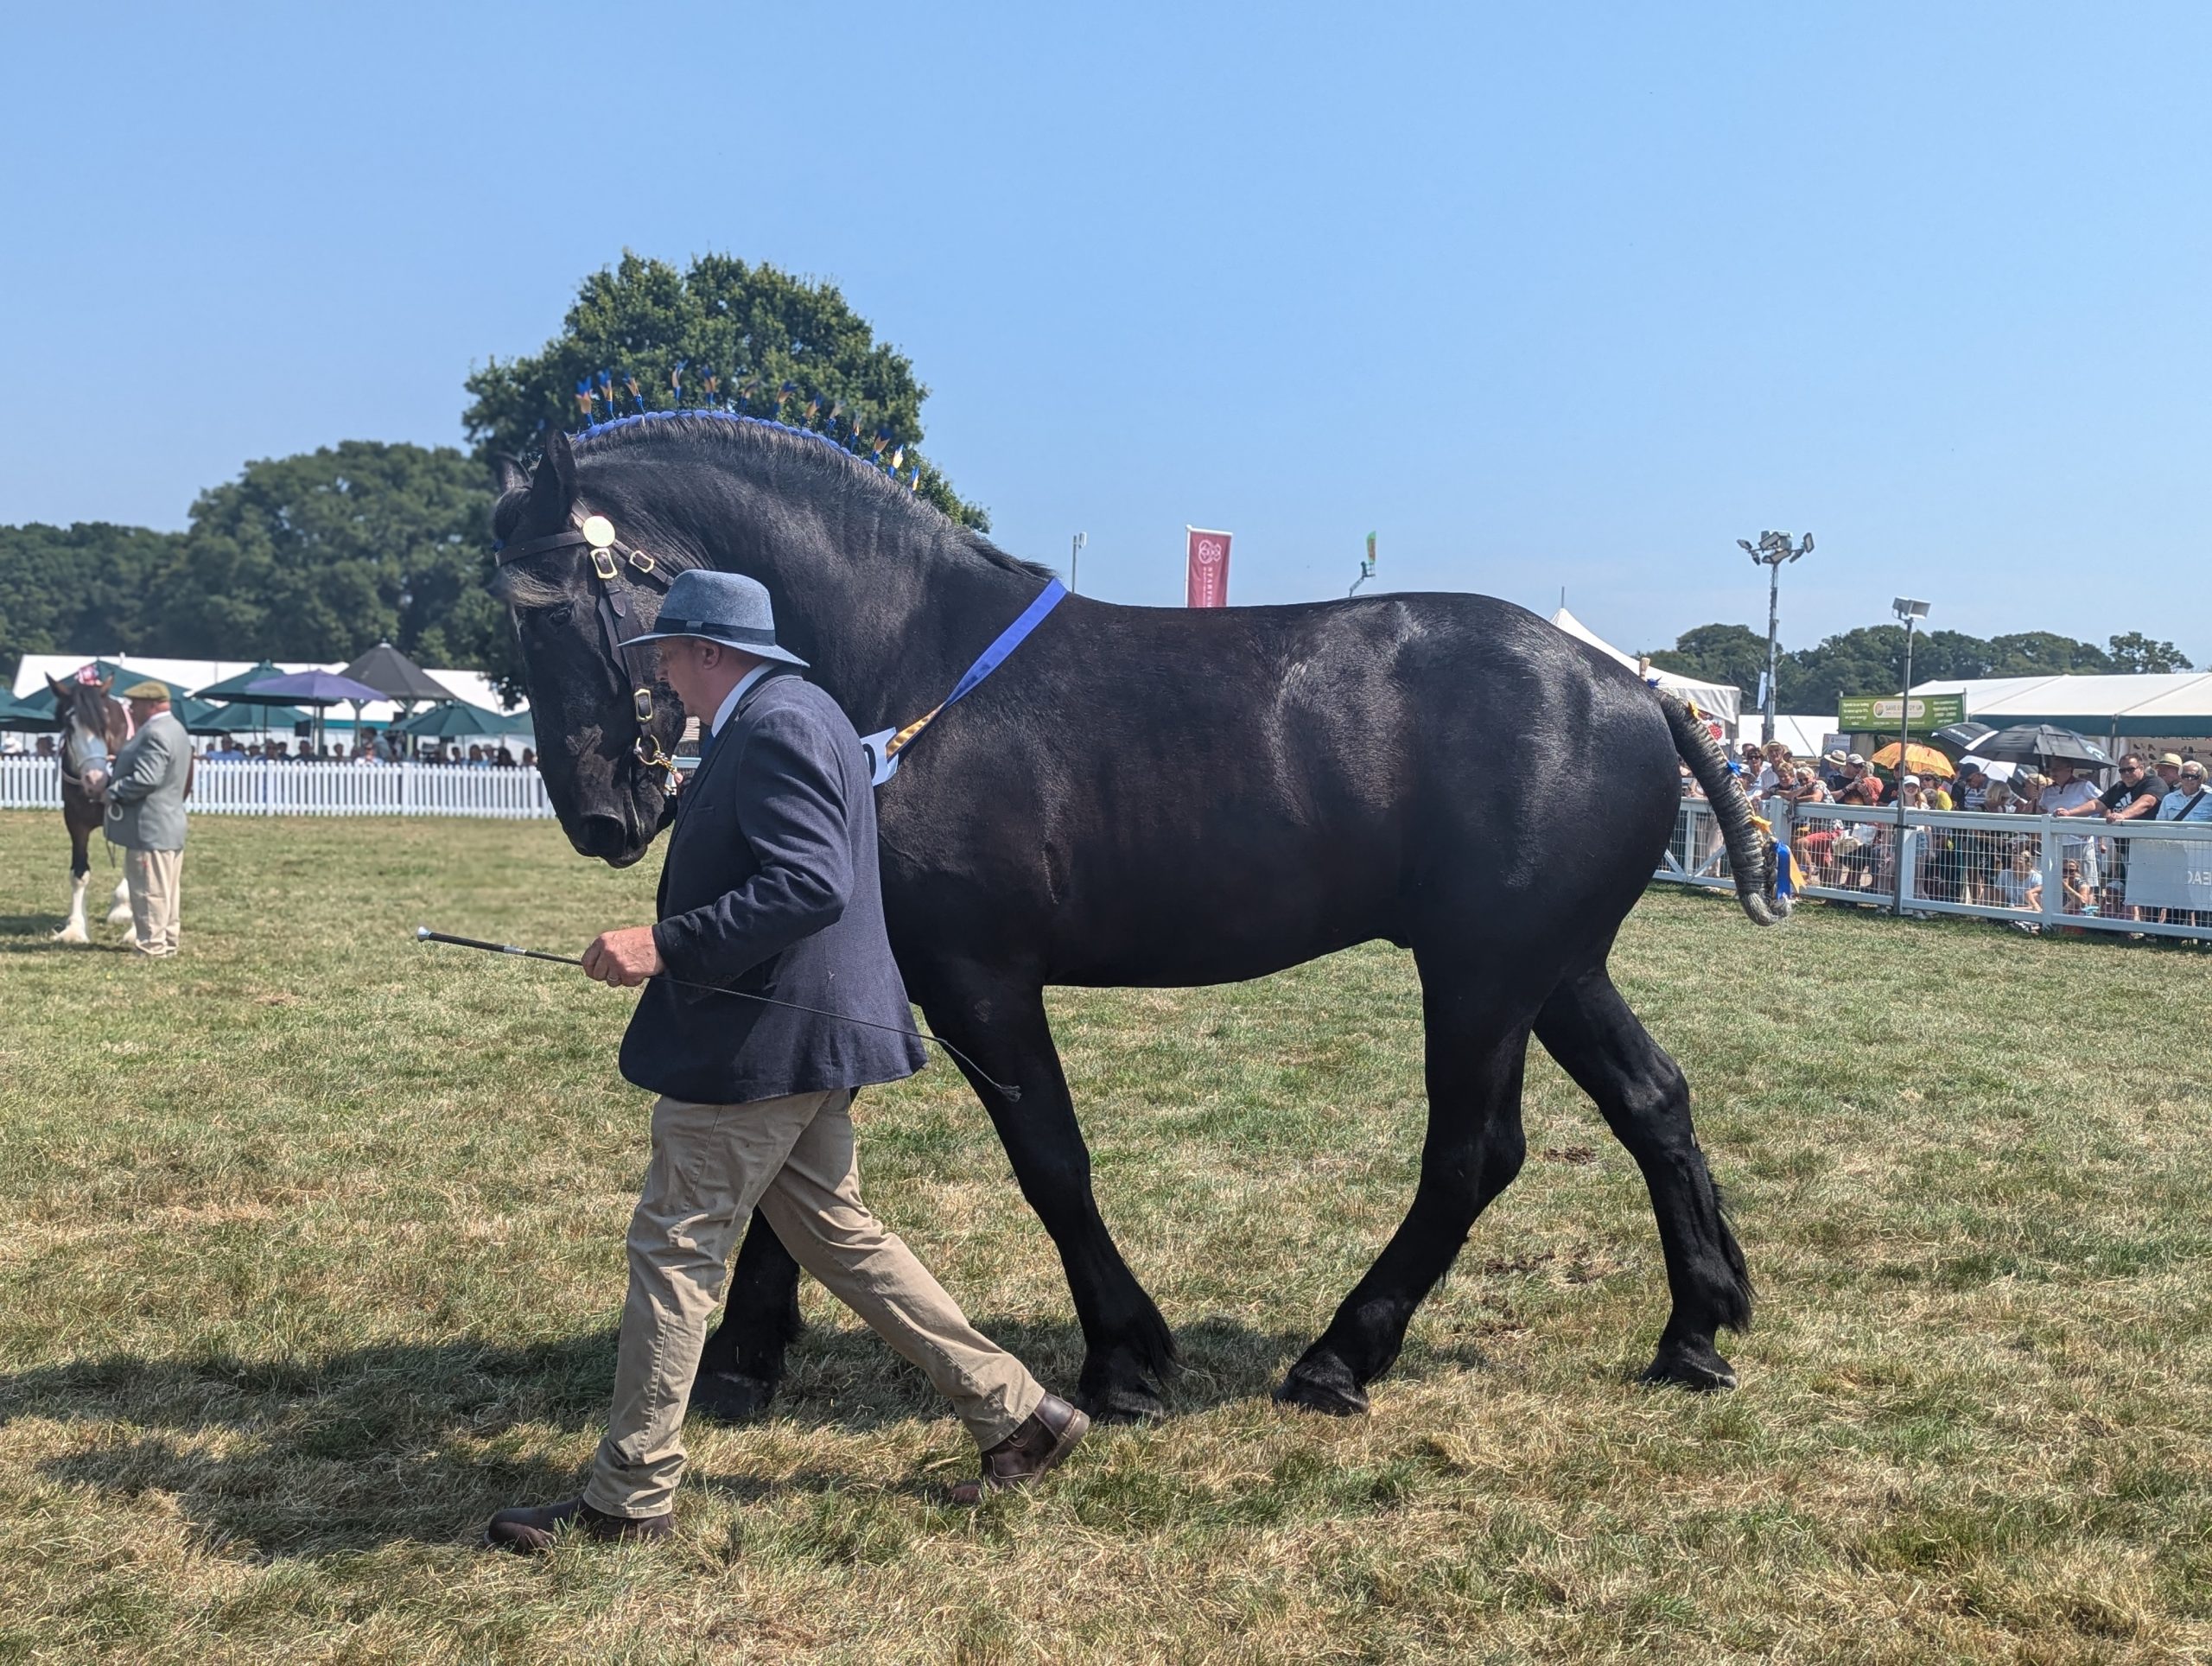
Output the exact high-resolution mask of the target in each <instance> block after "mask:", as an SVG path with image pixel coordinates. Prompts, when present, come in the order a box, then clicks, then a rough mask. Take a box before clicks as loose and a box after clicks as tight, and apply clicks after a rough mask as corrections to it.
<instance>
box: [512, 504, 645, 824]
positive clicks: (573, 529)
mask: <svg viewBox="0 0 2212 1666" xmlns="http://www.w3.org/2000/svg"><path fill="white" fill-rule="evenodd" d="M549 550H589V551H590V552H591V570H592V575H593V576H594V578H596V579H597V580H598V581H599V586H598V589H597V593H596V595H595V597H594V605H593V611H594V613H595V614H597V615H598V617H599V633H600V637H601V640H602V641H603V642H604V643H605V644H606V645H607V658H609V659H611V660H613V662H614V671H615V675H616V676H618V677H620V676H624V675H633V673H632V672H631V668H630V663H629V661H628V660H626V658H623V654H624V652H625V651H626V649H627V648H628V647H629V645H630V641H631V639H632V638H633V637H638V636H642V635H644V634H645V626H642V625H640V624H639V622H638V621H637V620H634V619H632V617H631V610H630V598H629V595H628V594H627V593H626V591H625V590H624V589H623V588H621V585H620V580H621V578H622V576H623V573H624V569H628V573H629V575H630V577H631V579H632V582H644V583H650V584H652V585H654V586H657V587H658V588H659V589H660V590H661V592H662V593H663V594H664V595H665V594H666V592H667V590H668V587H669V583H670V582H671V580H672V579H673V578H674V577H675V575H674V574H673V573H671V571H670V570H669V569H668V568H667V567H666V566H665V565H664V563H661V562H660V561H658V560H656V559H655V558H654V557H653V556H649V555H647V554H646V553H645V551H644V550H638V549H633V548H632V547H631V546H630V545H629V544H625V543H623V542H622V540H621V539H620V538H619V537H615V535H614V523H613V521H611V520H609V519H607V517H606V516H604V515H587V516H585V517H584V518H582V520H576V519H574V518H571V520H570V522H569V525H568V526H567V527H566V528H564V529H563V531H558V532H549V533H547V534H546V535H545V536H544V537H539V538H524V540H522V541H521V542H520V543H518V544H505V545H503V546H501V548H500V549H499V553H498V560H499V565H500V566H502V567H505V566H506V565H508V564H509V563H512V562H518V561H524V560H526V559H528V558H529V557H530V556H542V555H543V554H545V553H546V552H547V551H549ZM617 557H620V559H619V560H618V559H617ZM630 706H631V709H632V713H633V714H634V715H636V717H637V720H638V738H637V740H636V741H634V742H632V746H631V748H630V751H631V755H632V757H634V758H636V759H637V760H638V761H639V763H640V764H642V765H644V766H645V767H646V768H647V769H657V770H659V771H660V772H661V789H662V791H663V792H665V793H667V795H668V796H669V797H670V798H674V797H675V796H676V790H677V773H676V760H675V759H673V758H671V757H670V756H669V755H668V754H667V753H666V752H664V751H663V750H662V749H661V744H660V741H659V738H658V736H656V735H654V734H652V732H651V731H650V730H649V729H648V728H646V725H647V724H649V723H651V722H652V716H653V691H652V685H651V684H645V683H638V684H635V686H634V687H633V688H632V690H631V692H630Z"/></svg>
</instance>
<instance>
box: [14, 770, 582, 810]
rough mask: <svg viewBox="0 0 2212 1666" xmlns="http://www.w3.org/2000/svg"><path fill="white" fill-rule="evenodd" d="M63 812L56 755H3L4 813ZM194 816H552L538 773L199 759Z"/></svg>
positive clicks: (193, 788)
mask: <svg viewBox="0 0 2212 1666" xmlns="http://www.w3.org/2000/svg"><path fill="white" fill-rule="evenodd" d="M60 808H61V765H60V760H57V759H53V758H27V757H22V756H14V757H0V810H59V809H60ZM188 808H189V810H190V812H191V813H192V814H194V815H196V816H466V817H489V818H492V819H495V820H500V821H542V820H548V819H550V818H551V817H552V814H553V806H552V804H550V803H549V802H548V801H547V799H546V797H545V783H544V781H543V779H540V777H539V775H538V773H537V771H536V770H535V769H522V768H505V769H500V768H482V769H477V768H472V767H470V766H468V765H466V764H412V763H406V764H354V763H344V764H340V763H290V762H287V761H284V760H267V759H238V760H215V759H208V758H202V759H200V760H199V762H198V765H197V766H196V772H195V773H194V777H193V785H192V802H191V804H190V805H189V806H188Z"/></svg>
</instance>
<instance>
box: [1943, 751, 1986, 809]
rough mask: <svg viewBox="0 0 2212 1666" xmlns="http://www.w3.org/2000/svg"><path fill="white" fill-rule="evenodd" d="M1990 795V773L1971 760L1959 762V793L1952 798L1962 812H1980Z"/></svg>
mask: <svg viewBox="0 0 2212 1666" xmlns="http://www.w3.org/2000/svg"><path fill="white" fill-rule="evenodd" d="M1988 794H1989V775H1988V772H1986V770H1984V769H1983V768H1982V766H1980V764H1978V763H1976V762H1975V761H1974V760H1973V759H1971V758H1961V759H1960V760H1959V779H1958V791H1957V792H1955V793H1953V794H1952V795H1951V796H1952V797H1953V798H1956V799H1957V800H1958V802H1959V808H1960V809H1961V810H1980V808H1981V805H1982V800H1983V799H1984V798H1986V797H1987V796H1988Z"/></svg>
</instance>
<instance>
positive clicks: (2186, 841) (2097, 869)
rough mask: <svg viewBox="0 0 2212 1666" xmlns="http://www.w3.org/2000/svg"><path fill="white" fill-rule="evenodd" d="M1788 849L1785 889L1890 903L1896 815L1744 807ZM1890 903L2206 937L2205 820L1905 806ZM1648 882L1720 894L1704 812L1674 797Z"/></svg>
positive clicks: (2210, 868) (1705, 807)
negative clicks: (1664, 843)
mask: <svg viewBox="0 0 2212 1666" xmlns="http://www.w3.org/2000/svg"><path fill="white" fill-rule="evenodd" d="M1753 807H1754V808H1755V809H1757V810H1758V812H1759V813H1760V814H1761V815H1763V816H1764V817H1766V818H1767V819H1768V820H1769V821H1770V822H1771V823H1774V830H1775V836H1776V837H1777V839H1779V840H1781V841H1782V843H1784V844H1787V845H1788V846H1789V849H1790V852H1791V854H1792V855H1794V856H1795V857H1796V862H1797V868H1798V871H1799V874H1801V876H1802V881H1803V882H1802V885H1801V887H1800V888H1799V893H1800V894H1801V895H1803V896H1808V897H1818V898H1821V899H1823V900H1827V901H1830V902H1843V903H1857V904H1859V905H1862V906H1867V907H1872V908H1878V909H1881V910H1883V911H1884V912H1896V909H1897V862H1898V849H1899V839H1900V828H1899V825H1898V817H1897V811H1895V810H1885V809H1882V808H1879V807H1877V808H1873V809H1869V808H1866V806H1864V805H1859V804H1802V805H1793V804H1790V803H1789V801H1788V800H1786V799H1782V798H1772V799H1769V800H1767V801H1765V802H1764V803H1762V804H1755V805H1754V806H1753ZM1902 839H1903V849H1904V867H1905V871H1904V912H1906V913H1907V914H1908V915H1916V916H1923V917H1924V916H1928V915H1933V914H1966V915H1970V916H1972V917H1973V918H1974V919H1993V920H2001V921H2005V922H2006V923H2008V924H2010V925H2015V926H2017V927H2018V928H2020V929H2021V930H2023V931H2029V932H2057V933H2060V934H2074V935H2081V934H2085V933H2088V932H2121V933H2125V934H2127V935H2130V936H2133V935H2141V936H2145V937H2172V938H2195V939H2196V940H2198V941H2200V942H2212V823H2204V822H2107V821H2105V820H2103V819H2102V818H2101V817H2078V818H2077V817H2064V816H2012V815H1986V814H1983V813H1981V812H1979V811H1970V810H1908V811H1905V812H1904V825H1903V828H1902ZM1653 877H1654V878H1655V879H1660V880H1667V881H1673V882H1675V883H1676V884H1681V885H1697V886H1707V887H1713V888H1715V889H1726V890H1733V889H1734V888H1735V878H1734V875H1733V874H1732V871H1731V869H1730V868H1729V866H1728V853H1727V849H1726V847H1725V846H1724V845H1723V844H1722V843H1721V839H1720V830H1719V824H1718V823H1716V822H1715V821H1714V819H1713V808H1712V806H1711V805H1710V804H1707V802H1706V801H1705V800H1704V799H1702V798H1685V799H1684V800H1683V801H1682V804H1681V811H1680V813H1679V814H1678V815H1677V816H1676V817H1675V836H1674V839H1673V841H1672V843H1670V844H1669V847H1668V849H1667V851H1666V854H1665V855H1663V856H1662V858H1661V860H1660V864H1659V868H1658V869H1657V871H1656V873H1655V874H1653Z"/></svg>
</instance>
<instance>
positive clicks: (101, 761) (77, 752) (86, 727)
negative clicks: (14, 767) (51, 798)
mask: <svg viewBox="0 0 2212 1666" xmlns="http://www.w3.org/2000/svg"><path fill="white" fill-rule="evenodd" d="M46 686H47V688H48V690H50V691H51V692H52V693H53V696H54V721H55V722H58V723H59V724H60V726H61V768H62V773H64V774H67V775H71V776H74V777H76V778H77V779H79V780H83V779H86V777H87V775H88V774H105V772H106V771H107V769H108V768H109V766H110V763H111V760H112V759H113V758H114V756H115V754H117V753H118V752H119V751H121V750H122V747H123V742H124V740H125V739H126V738H128V732H129V724H128V723H127V722H126V721H125V720H124V711H123V707H122V704H121V703H119V702H118V701H114V700H111V699H109V698H108V690H110V689H111V688H113V687H114V686H115V678H114V677H111V676H110V677H102V676H100V675H99V673H98V672H96V671H93V670H92V667H91V666H89V665H87V666H86V667H85V669H84V670H82V671H79V672H78V673H77V674H76V675H75V676H74V677H68V678H67V679H66V680H65V679H57V678H54V677H48V678H47V679H46Z"/></svg>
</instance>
